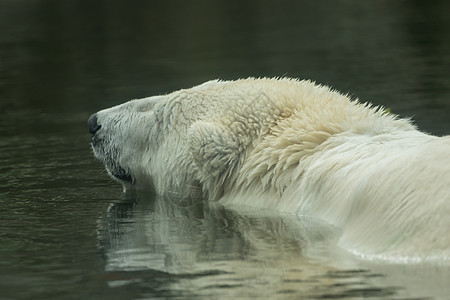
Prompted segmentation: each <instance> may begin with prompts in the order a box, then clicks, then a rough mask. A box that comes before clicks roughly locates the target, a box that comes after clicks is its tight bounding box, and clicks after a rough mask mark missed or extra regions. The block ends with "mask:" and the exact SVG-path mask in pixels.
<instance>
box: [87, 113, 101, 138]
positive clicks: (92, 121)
mask: <svg viewBox="0 0 450 300" xmlns="http://www.w3.org/2000/svg"><path fill="white" fill-rule="evenodd" d="M88 127H89V132H90V133H91V134H92V135H94V134H95V133H96V132H97V131H99V129H100V128H101V127H102V126H101V125H99V124H98V122H97V114H92V115H91V116H90V117H89V119H88Z"/></svg>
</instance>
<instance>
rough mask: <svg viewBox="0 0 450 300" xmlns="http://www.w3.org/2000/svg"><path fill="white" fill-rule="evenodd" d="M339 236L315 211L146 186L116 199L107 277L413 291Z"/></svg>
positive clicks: (173, 287) (310, 292)
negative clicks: (195, 198) (168, 193)
mask: <svg viewBox="0 0 450 300" xmlns="http://www.w3.org/2000/svg"><path fill="white" fill-rule="evenodd" d="M149 198H150V199H149ZM339 234H340V232H339V231H337V230H335V229H334V228H330V227H329V226H326V225H324V224H321V223H319V222H317V221H315V220H311V219H300V218H296V217H294V216H291V215H280V214H279V213H277V214H271V213H270V212H262V213H261V212H259V213H255V212H253V213H252V212H250V211H245V212H243V213H241V212H239V213H238V212H237V211H236V210H234V209H233V210H229V209H226V208H224V207H221V206H218V205H213V204H208V203H206V202H205V203H203V202H199V203H197V204H192V203H176V202H172V201H170V200H168V199H163V198H161V197H158V196H151V195H144V194H140V195H135V196H132V197H131V198H129V199H127V201H124V202H117V203H112V204H111V206H110V208H109V210H108V213H107V215H106V217H105V218H102V219H100V220H99V234H98V238H99V247H100V248H101V251H102V253H103V254H104V255H105V258H106V271H107V272H106V273H107V275H106V278H105V279H106V280H107V281H108V285H109V286H110V287H111V288H125V287H128V288H130V287H133V288H135V289H137V290H139V291H141V292H142V293H141V294H142V295H141V296H143V297H149V298H151V297H156V296H158V297H164V296H192V297H195V298H208V297H213V296H214V297H215V298H221V297H227V298H228V297H237V298H239V297H244V298H247V297H268V298H289V297H292V298H298V297H300V296H302V297H307V298H313V299H316V298H317V299H321V298H336V299H347V298H349V297H375V298H386V299H392V298H396V297H406V298H407V296H408V294H409V293H410V290H409V289H410V288H409V287H408V286H404V281H403V280H402V279H398V278H400V277H401V276H400V277H399V276H397V275H395V274H394V275H393V276H396V277H394V281H392V280H393V278H392V276H391V275H392V274H391V273H395V272H387V271H386V270H388V269H389V268H388V267H387V268H385V267H384V266H382V265H372V266H370V265H369V264H365V265H364V264H363V263H362V262H359V261H357V260H356V259H355V258H354V257H352V256H351V255H349V254H347V253H345V252H344V251H342V250H340V249H339V248H337V247H335V241H336V239H337V237H338V236H339ZM401 268H402V267H401V266H399V267H398V268H397V267H395V268H394V269H395V270H394V271H398V270H400V269H401ZM375 270H377V271H375ZM411 270H412V271H414V269H411ZM411 270H410V271H411ZM417 270H419V269H417ZM417 270H416V271H417ZM389 276H391V277H389ZM403 276H405V275H403ZM408 276H409V277H408ZM434 276H435V278H433V279H432V280H431V281H430V282H433V281H436V280H438V281H439V280H440V281H441V282H442V279H440V278H441V276H442V274H439V273H434ZM407 277H408V278H407V279H406V282H410V283H411V282H414V280H411V278H414V273H411V272H409V275H407ZM395 278H397V279H398V280H400V281H395ZM444 278H445V277H444ZM393 282H395V284H394V283H393ZM428 284H430V283H429V282H428V283H425V284H423V286H421V287H420V288H419V293H416V294H415V297H417V295H420V294H421V292H420V289H422V293H423V292H424V293H425V294H424V295H426V293H427V292H429V291H427V289H429V288H430V287H429V286H427V285H428ZM441 288H442V289H443V286H442V287H441ZM442 291H443V292H445V289H443V290H442Z"/></svg>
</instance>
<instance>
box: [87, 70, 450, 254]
mask: <svg viewBox="0 0 450 300" xmlns="http://www.w3.org/2000/svg"><path fill="white" fill-rule="evenodd" d="M98 121H99V124H100V125H101V126H102V129H101V130H100V132H99V133H98V134H99V135H100V137H102V139H103V140H104V148H103V149H101V150H96V149H94V151H95V152H96V156H97V157H98V158H100V159H101V160H103V161H105V157H109V158H110V159H113V160H115V161H117V164H118V165H120V166H121V167H122V168H123V169H125V170H127V171H128V172H129V173H130V174H131V175H132V177H133V178H134V180H135V184H136V185H140V186H145V185H152V187H153V188H154V189H155V191H156V192H157V193H159V194H162V195H168V196H173V195H178V196H183V195H184V196H185V195H191V193H193V192H195V191H196V190H197V189H201V190H202V194H203V195H204V197H207V198H208V199H210V200H212V201H220V202H221V203H223V204H224V205H228V206H233V205H234V206H236V207H239V206H248V207H254V208H255V209H272V210H278V211H281V212H289V213H292V214H297V215H308V216H310V217H314V218H318V219H321V220H324V221H326V222H328V223H329V224H331V225H333V226H336V227H338V228H340V229H341V230H342V236H341V238H340V240H339V244H340V246H342V247H343V248H345V249H347V250H349V251H352V252H354V253H357V254H359V255H361V256H364V257H366V258H382V259H394V260H406V261H415V260H440V261H441V260H443V261H448V260H449V258H450V234H449V232H450V231H449V230H450V218H449V216H450V137H448V136H447V137H435V136H432V135H428V134H425V133H422V132H420V131H418V130H417V129H416V128H415V127H414V126H413V125H411V123H410V122H409V120H406V119H400V118H398V117H396V116H394V115H392V114H389V113H386V112H385V110H384V109H382V108H375V107H372V106H370V105H368V104H361V103H358V101H351V100H350V99H349V97H347V96H345V95H342V94H340V93H338V92H336V91H333V90H331V89H329V88H328V87H325V86H319V85H315V84H314V83H312V82H310V81H298V80H294V79H286V78H282V79H253V78H249V79H244V80H238V81H210V82H207V83H204V84H202V85H199V86H197V87H194V88H192V89H185V90H180V91H177V92H174V93H171V94H168V95H164V96H156V97H150V98H145V99H141V100H134V101H130V102H128V103H125V104H123V105H120V106H116V107H113V108H110V109H107V110H103V111H101V112H99V113H98Z"/></svg>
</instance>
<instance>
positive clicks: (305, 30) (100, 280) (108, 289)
mask: <svg viewBox="0 0 450 300" xmlns="http://www.w3.org/2000/svg"><path fill="white" fill-rule="evenodd" d="M449 11H450V5H449V2H448V1H426V2H425V1H387V0H386V1H356V0H355V1H350V0H349V1H222V2H215V1H204V2H200V1H171V2H169V1H164V2H163V1H159V2H154V1H115V2H113V1H75V0H74V1H52V0H29V1H25V0H14V1H13V0H0V299H152V298H157V297H162V298H188V299H213V298H219V299H220V298H236V299H239V298H252V297H253V298H257V299H259V298H272V299H285V298H288V299H289V298H291V299H302V298H306V299H321V298H327V299H329V298H333V299H348V298H373V299H420V298H427V299H445V298H446V297H447V296H448V295H449V294H450V288H449V287H448V282H449V279H450V278H449V273H450V271H449V269H448V266H447V267H442V266H401V265H383V264H379V263H368V262H361V261H358V260H357V259H356V258H353V257H351V256H349V255H347V254H346V253H341V252H340V251H339V250H338V249H334V250H331V251H330V249H329V247H328V243H329V242H330V241H332V240H333V237H334V235H335V234H336V233H334V232H329V230H328V229H326V228H321V226H319V225H317V224H309V223H308V221H307V220H292V219H290V218H288V217H286V216H277V215H270V214H268V215H264V214H257V215H255V214H252V213H237V212H234V211H229V210H226V209H224V208H220V207H211V206H210V205H208V204H207V203H204V204H203V203H197V204H190V203H172V202H169V203H168V202H165V201H164V199H160V198H158V197H156V196H154V195H149V194H145V193H142V194H138V195H130V196H128V197H126V196H124V195H122V191H121V188H120V186H118V185H117V184H116V183H114V182H112V181H111V180H110V179H109V178H108V177H107V175H106V174H105V172H104V171H103V169H102V167H101V166H100V164H99V163H98V162H97V161H95V160H94V158H93V157H92V154H91V151H90V147H89V140H90V136H89V133H88V132H87V126H86V121H87V118H88V117H89V115H90V114H91V113H93V112H95V111H97V110H99V109H102V108H106V107H109V106H112V105H115V104H119V103H121V102H124V101H126V100H129V99H132V98H139V97H145V96H149V95H154V94H160V93H167V92H170V91H172V90H175V89H179V88H184V87H190V86H193V85H196V84H198V83H201V82H203V81H206V80H209V79H213V78H221V79H235V78H241V77H247V76H284V75H286V76H290V77H299V78H308V79H313V80H316V81H317V82H319V83H323V84H329V85H332V86H333V87H334V88H336V89H338V90H341V91H343V92H347V93H349V94H350V95H352V96H354V97H355V98H356V97H358V98H360V99H361V100H363V101H371V102H374V103H376V104H384V105H386V106H388V107H389V108H390V109H391V111H393V112H395V113H398V114H400V115H401V116H411V117H413V119H414V120H415V121H416V124H418V126H419V127H420V128H422V129H423V130H425V131H428V132H431V133H434V134H437V135H444V134H449V133H450V118H449V115H450V77H449V75H448V74H449V73H448V72H449V70H450V18H449V17H448V12H449ZM316 225H317V226H316ZM311 228H319V229H317V230H316V229H311Z"/></svg>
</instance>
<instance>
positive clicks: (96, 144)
mask: <svg viewBox="0 0 450 300" xmlns="http://www.w3.org/2000/svg"><path fill="white" fill-rule="evenodd" d="M104 144H105V143H104V140H103V139H99V138H95V136H94V137H93V138H92V143H91V146H92V149H93V151H94V155H95V157H96V158H97V159H99V160H100V161H101V162H102V163H103V165H104V166H105V168H106V171H107V172H108V174H109V175H110V176H111V177H112V178H114V179H116V180H118V181H120V182H122V183H125V184H130V183H133V182H134V179H133V176H131V174H130V172H128V171H127V170H126V169H125V168H123V167H122V166H121V165H119V164H118V163H117V161H118V159H117V157H118V156H119V155H118V153H119V152H118V151H106V149H105V147H104Z"/></svg>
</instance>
